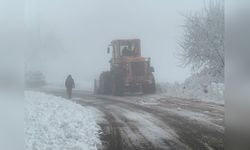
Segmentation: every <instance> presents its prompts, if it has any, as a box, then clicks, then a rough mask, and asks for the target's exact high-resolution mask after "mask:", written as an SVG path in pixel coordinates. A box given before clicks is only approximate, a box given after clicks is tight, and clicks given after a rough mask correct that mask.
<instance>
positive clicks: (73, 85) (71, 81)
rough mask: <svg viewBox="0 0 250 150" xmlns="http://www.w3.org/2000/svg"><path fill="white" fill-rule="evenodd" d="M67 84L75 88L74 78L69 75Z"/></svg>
mask: <svg viewBox="0 0 250 150" xmlns="http://www.w3.org/2000/svg"><path fill="white" fill-rule="evenodd" d="M65 86H66V88H67V89H72V88H75V82H74V79H73V78H72V77H71V75H69V76H68V77H67V79H66V81H65Z"/></svg>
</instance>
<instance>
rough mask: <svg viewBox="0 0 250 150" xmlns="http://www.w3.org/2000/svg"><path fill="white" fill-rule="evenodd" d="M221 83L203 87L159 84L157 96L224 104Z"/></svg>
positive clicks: (190, 84) (196, 84)
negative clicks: (162, 95)
mask: <svg viewBox="0 0 250 150" xmlns="http://www.w3.org/2000/svg"><path fill="white" fill-rule="evenodd" d="M224 90H225V86H224V84H223V83H211V84H209V85H207V86H204V85H202V84H200V83H195V82H194V83H193V82H191V83H182V84H179V83H173V84H172V83H160V84H158V85H157V91H158V94H164V95H167V96H173V97H181V98H186V99H195V100H201V101H208V102H215V103H220V104H223V103H224Z"/></svg>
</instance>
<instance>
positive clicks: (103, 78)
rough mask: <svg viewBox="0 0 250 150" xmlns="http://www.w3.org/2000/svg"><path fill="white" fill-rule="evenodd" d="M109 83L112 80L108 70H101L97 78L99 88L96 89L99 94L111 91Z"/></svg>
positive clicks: (106, 93)
mask: <svg viewBox="0 0 250 150" xmlns="http://www.w3.org/2000/svg"><path fill="white" fill-rule="evenodd" d="M111 83H112V80H111V74H110V72H109V71H106V72H103V73H102V74H101V75H100V78H99V89H98V91H99V94H105V95H108V94H111V92H112V86H111V85H112V84H111Z"/></svg>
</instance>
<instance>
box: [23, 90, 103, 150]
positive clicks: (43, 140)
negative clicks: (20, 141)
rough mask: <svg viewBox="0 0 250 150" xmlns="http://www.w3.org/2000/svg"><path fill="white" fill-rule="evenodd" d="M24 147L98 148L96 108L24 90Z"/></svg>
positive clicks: (82, 149)
mask: <svg viewBox="0 0 250 150" xmlns="http://www.w3.org/2000/svg"><path fill="white" fill-rule="evenodd" d="M24 104H25V105H24V106H25V149H27V150H33V149H36V150H44V149H48V150H69V149H71V150H97V146H98V145H100V144H101V142H100V139H99V130H100V128H99V126H98V125H97V123H96V116H95V112H94V111H92V109H91V108H84V107H82V106H80V105H78V104H75V103H72V102H71V101H68V100H65V99H63V98H60V97H56V96H52V95H47V94H43V93H40V92H31V91H26V92H25V103H24Z"/></svg>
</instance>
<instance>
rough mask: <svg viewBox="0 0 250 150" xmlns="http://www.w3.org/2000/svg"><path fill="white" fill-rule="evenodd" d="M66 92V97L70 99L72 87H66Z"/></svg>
mask: <svg viewBox="0 0 250 150" xmlns="http://www.w3.org/2000/svg"><path fill="white" fill-rule="evenodd" d="M67 94H68V98H69V99H71V95H72V88H67Z"/></svg>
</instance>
